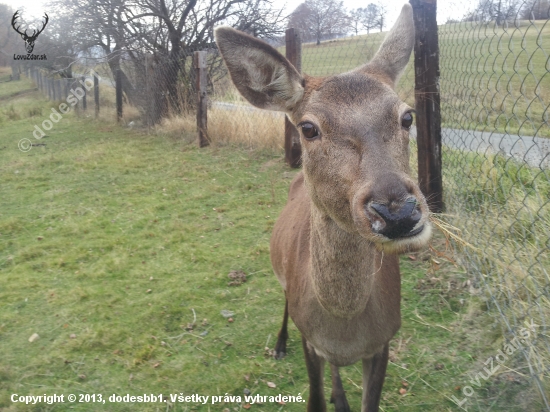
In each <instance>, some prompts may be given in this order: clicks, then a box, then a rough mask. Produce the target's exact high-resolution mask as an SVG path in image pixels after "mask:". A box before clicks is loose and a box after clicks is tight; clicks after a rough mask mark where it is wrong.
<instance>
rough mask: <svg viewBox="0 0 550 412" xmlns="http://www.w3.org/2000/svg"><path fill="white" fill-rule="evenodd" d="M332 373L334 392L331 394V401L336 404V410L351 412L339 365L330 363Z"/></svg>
mask: <svg viewBox="0 0 550 412" xmlns="http://www.w3.org/2000/svg"><path fill="white" fill-rule="evenodd" d="M330 374H331V376H332V394H331V395H330V403H333V404H334V410H335V412H350V408H349V405H348V400H347V399H346V392H345V391H344V387H343V386H342V379H341V378H340V372H339V371H338V366H334V365H333V364H332V363H331V364H330Z"/></svg>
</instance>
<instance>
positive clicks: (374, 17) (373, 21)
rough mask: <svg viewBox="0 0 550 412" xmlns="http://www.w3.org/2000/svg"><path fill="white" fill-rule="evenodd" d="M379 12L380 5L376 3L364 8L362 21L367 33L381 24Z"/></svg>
mask: <svg viewBox="0 0 550 412" xmlns="http://www.w3.org/2000/svg"><path fill="white" fill-rule="evenodd" d="M379 14H380V13H379V10H378V6H377V5H376V4H374V3H370V4H369V5H367V7H366V8H365V9H364V13H363V20H362V21H361V23H362V25H363V28H364V29H365V30H366V31H367V34H368V33H370V31H371V30H372V29H374V28H375V27H378V26H379V25H380V24H379V21H378V18H379Z"/></svg>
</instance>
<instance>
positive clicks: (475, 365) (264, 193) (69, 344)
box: [0, 80, 540, 412]
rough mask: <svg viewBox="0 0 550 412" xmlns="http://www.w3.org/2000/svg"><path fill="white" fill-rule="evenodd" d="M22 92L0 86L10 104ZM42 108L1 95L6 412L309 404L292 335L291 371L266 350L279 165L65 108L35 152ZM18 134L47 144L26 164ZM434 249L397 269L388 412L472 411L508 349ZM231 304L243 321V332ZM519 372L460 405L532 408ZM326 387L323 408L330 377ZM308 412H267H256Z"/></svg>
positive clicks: (1, 405) (288, 174) (282, 190)
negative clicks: (181, 398)
mask: <svg viewBox="0 0 550 412" xmlns="http://www.w3.org/2000/svg"><path fill="white" fill-rule="evenodd" d="M28 87H29V84H28V82H27V81H25V80H22V81H20V82H8V83H0V96H2V95H6V94H11V93H13V92H14V91H17V90H26V89H27V88H28ZM6 90H8V91H9V92H8V91H6ZM30 109H32V110H30ZM50 109H51V106H50V104H49V103H48V102H46V101H45V100H44V99H43V97H42V96H41V95H40V94H39V93H38V92H31V93H30V94H25V95H21V96H16V97H12V98H9V99H0V128H1V129H0V135H1V139H0V181H1V182H2V196H1V197H0V285H1V286H0V353H1V354H2V355H1V356H0V409H1V410H3V411H51V410H56V411H57V410H69V409H71V410H82V411H88V410H109V411H130V410H140V411H157V410H163V411H164V410H171V411H172V410H173V411H240V410H243V409H247V408H248V405H246V403H244V402H240V403H238V402H237V403H231V402H227V403H225V404H222V403H217V404H214V405H212V404H211V403H210V404H209V405H198V404H194V403H178V402H176V403H175V404H172V403H163V404H153V403H149V404H145V403H144V404H130V403H109V401H108V399H109V397H110V396H111V395H113V394H116V395H120V396H123V395H125V394H130V395H135V396H138V395H142V394H144V393H145V394H157V395H158V394H163V395H164V397H165V398H167V399H169V396H170V394H172V395H176V394H177V395H179V394H183V395H192V394H195V393H196V394H200V395H203V396H204V395H209V396H224V395H225V394H228V395H232V396H241V397H243V393H244V391H245V389H246V390H249V391H250V393H251V394H253V395H255V394H260V395H277V394H279V393H281V394H283V395H293V396H296V395H298V394H302V396H304V397H307V394H308V385H307V376H306V371H305V367H304V361H303V355H302V349H301V343H300V336H299V333H298V331H297V330H296V328H295V327H294V326H293V325H292V324H291V327H290V341H289V353H288V355H287V357H286V358H285V359H284V360H282V361H277V362H276V361H274V360H273V359H271V357H270V356H269V355H268V354H267V351H266V347H268V348H273V346H274V343H275V339H276V334H277V332H278V329H279V326H280V323H281V320H282V312H283V304H284V298H283V294H282V291H281V288H280V286H279V284H278V282H277V281H276V279H275V277H274V275H273V274H272V271H271V267H270V262H269V237H270V232H271V229H272V227H273V224H274V222H275V219H276V217H277V215H278V213H279V210H280V209H281V208H282V206H283V205H284V203H285V201H286V193H287V190H288V184H289V182H290V179H291V178H292V176H293V175H294V173H295V171H294V170H290V169H288V168H287V167H286V166H285V165H284V163H283V161H282V153H280V152H275V151H267V150H260V149H257V150H250V149H245V148H243V147H241V146H236V145H223V146H221V145H213V146H212V147H210V148H206V149H198V148H197V147H196V146H195V144H194V143H189V142H190V141H192V140H193V137H192V136H189V135H186V134H185V132H182V136H181V137H180V138H177V139H175V138H168V137H163V136H153V135H146V134H143V133H141V132H138V131H133V130H130V129H127V128H122V127H119V126H117V125H115V124H111V123H108V122H105V121H103V122H95V121H93V120H91V119H90V118H88V117H86V116H85V115H82V116H81V117H76V116H73V115H72V114H68V115H66V116H65V117H64V118H63V119H62V120H61V121H60V122H59V123H57V124H55V125H54V127H53V128H52V129H51V130H50V131H49V132H48V134H47V137H45V138H43V139H42V140H40V141H37V140H35V139H34V138H33V137H32V134H31V132H32V130H33V127H34V125H35V124H39V123H41V122H42V121H43V120H44V119H45V116H46V115H47V114H49V113H50ZM22 138H28V139H30V140H31V142H32V143H34V144H41V145H42V144H45V146H34V147H32V148H31V150H30V151H28V152H22V151H20V150H19V149H18V142H19V141H20V139H22ZM434 247H435V248H436V249H437V250H438V251H439V252H433V253H428V252H422V253H417V254H414V255H410V256H403V257H402V289H403V290H402V294H403V298H402V317H403V327H402V328H401V330H400V332H399V333H398V335H397V336H396V338H395V339H394V340H393V341H392V344H391V363H390V365H389V367H388V373H387V377H386V383H385V387H384V393H383V400H382V405H381V407H382V410H383V411H407V412H409V411H413V412H415V411H418V412H421V411H459V410H461V409H460V408H458V407H457V406H456V405H455V404H454V403H453V402H452V401H451V400H450V399H451V397H452V396H456V397H457V399H462V398H463V397H464V396H463V395H461V392H460V391H461V390H462V388H463V387H464V386H466V385H471V384H470V383H469V382H470V379H471V378H472V377H473V376H474V375H475V374H476V373H478V372H479V371H482V370H483V368H484V367H485V364H484V362H485V360H486V359H487V358H488V357H489V356H494V355H495V353H496V351H497V349H498V348H500V344H501V340H502V335H501V331H500V328H499V327H498V325H495V324H494V323H492V321H491V320H490V318H489V317H488V316H487V315H486V312H485V309H486V308H485V305H484V304H483V302H481V301H480V300H479V298H478V297H476V296H475V294H471V293H470V292H471V290H469V286H468V285H470V283H469V282H468V281H469V280H470V279H471V276H470V275H468V274H467V273H465V272H464V271H463V270H462V269H460V267H458V266H456V265H454V264H452V263H450V262H446V261H445V256H447V253H445V251H444V243H442V241H441V239H439V240H437V239H436V241H434ZM232 270H242V271H244V272H245V273H246V275H247V282H246V283H243V284H242V285H240V286H229V285H228V282H229V281H230V279H229V278H228V273H229V272H230V271H232ZM222 310H228V311H231V312H233V313H234V314H233V315H232V318H233V322H229V321H228V320H227V319H226V318H224V317H223V316H222V315H221V311H222ZM35 333H36V334H38V335H39V338H38V339H37V340H35V341H34V342H29V338H30V337H31V336H32V335H33V334H35ZM514 365H515V360H514V359H510V360H509V363H507V365H506V366H507V368H506V369H504V368H502V370H501V371H499V373H498V374H496V375H494V376H492V377H491V378H489V379H488V380H487V381H483V380H482V382H481V387H479V388H478V387H475V391H474V394H473V395H472V396H471V397H470V398H468V401H467V404H466V406H467V407H468V410H470V411H485V410H489V408H492V410H498V411H526V410H533V411H534V410H539V409H540V405H539V401H538V397H537V393H536V392H535V391H534V389H533V387H532V386H531V385H530V383H529V381H528V379H527V378H526V377H525V375H524V376H523V377H522V376H521V375H518V374H515V373H512V372H511V371H510V370H513V368H514ZM359 369H360V368H359V367H358V366H357V365H356V366H354V367H348V368H345V369H343V371H342V377H343V381H344V386H345V387H346V389H347V394H348V399H349V401H350V404H351V406H352V409H353V410H359V409H360V406H359V404H360V397H361V390H360V386H361V377H360V376H361V375H360V372H359ZM326 376H327V380H326V382H325V387H326V394H327V396H328V394H329V393H330V386H329V385H330V380H329V378H328V368H327V375H326ZM271 383H273V384H275V388H273V387H270V386H273V385H272V384H271ZM400 390H401V392H402V393H400ZM403 390H404V391H403ZM13 394H17V395H18V396H20V395H25V396H28V395H35V396H37V395H43V394H46V395H53V394H58V395H60V394H64V395H65V396H67V395H68V394H75V395H77V400H78V399H80V395H82V396H85V395H93V394H101V395H102V396H103V399H105V400H107V403H106V404H102V403H95V404H94V403H79V402H76V403H68V402H66V403H63V404H56V405H47V404H44V403H39V404H36V405H24V404H21V403H13V402H12V401H11V396H12V395H13ZM96 400H98V397H96ZM537 408H538V409H537ZM304 409H305V408H304V405H303V404H296V403H287V404H286V405H281V404H278V403H264V404H262V405H258V404H256V405H252V406H251V407H250V409H249V410H251V411H303V410H304Z"/></svg>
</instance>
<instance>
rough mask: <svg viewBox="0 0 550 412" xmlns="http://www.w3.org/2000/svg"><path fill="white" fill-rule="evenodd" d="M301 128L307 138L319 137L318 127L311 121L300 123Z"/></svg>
mask: <svg viewBox="0 0 550 412" xmlns="http://www.w3.org/2000/svg"><path fill="white" fill-rule="evenodd" d="M300 128H301V129H302V133H303V135H304V137H305V138H306V139H307V140H313V139H315V138H316V137H319V132H318V131H317V128H316V127H315V126H313V124H311V123H309V122H306V123H302V124H301V125H300Z"/></svg>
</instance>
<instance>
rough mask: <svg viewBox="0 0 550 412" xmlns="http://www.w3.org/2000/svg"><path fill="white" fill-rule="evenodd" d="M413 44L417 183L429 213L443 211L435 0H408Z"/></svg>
mask: <svg viewBox="0 0 550 412" xmlns="http://www.w3.org/2000/svg"><path fill="white" fill-rule="evenodd" d="M410 4H411V6H412V7H413V15H414V26H415V28H416V30H415V32H416V35H415V43H414V77H415V87H414V96H415V106H416V107H415V108H416V141H417V144H418V184H419V186H420V190H422V193H423V194H424V196H425V197H426V198H427V199H428V204H429V206H430V210H431V211H432V212H436V213H438V212H442V211H443V180H442V176H441V111H440V98H439V43H438V38H437V21H436V10H437V0H410Z"/></svg>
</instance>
